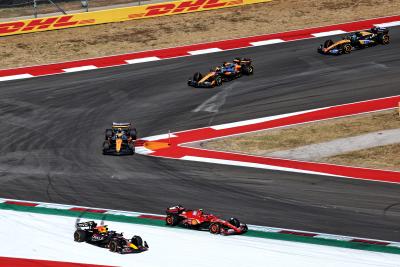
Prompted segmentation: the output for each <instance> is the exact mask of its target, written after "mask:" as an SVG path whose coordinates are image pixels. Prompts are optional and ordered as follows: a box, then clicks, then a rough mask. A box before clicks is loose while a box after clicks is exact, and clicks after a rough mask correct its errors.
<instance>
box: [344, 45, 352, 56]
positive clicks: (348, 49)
mask: <svg viewBox="0 0 400 267" xmlns="http://www.w3.org/2000/svg"><path fill="white" fill-rule="evenodd" d="M342 50H343V54H350V53H351V45H349V44H345V45H343V48H342Z"/></svg>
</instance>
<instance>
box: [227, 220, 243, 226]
mask: <svg viewBox="0 0 400 267" xmlns="http://www.w3.org/2000/svg"><path fill="white" fill-rule="evenodd" d="M228 222H229V223H230V224H232V225H233V226H235V227H237V228H239V227H240V221H239V220H238V219H236V218H230V219H229V221H228Z"/></svg>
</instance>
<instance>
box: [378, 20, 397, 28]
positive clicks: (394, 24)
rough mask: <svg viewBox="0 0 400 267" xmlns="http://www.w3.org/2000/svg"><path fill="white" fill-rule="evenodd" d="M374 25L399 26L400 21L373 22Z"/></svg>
mask: <svg viewBox="0 0 400 267" xmlns="http://www.w3.org/2000/svg"><path fill="white" fill-rule="evenodd" d="M374 25H375V26H378V27H394V26H400V21H392V22H387V23H381V24H374Z"/></svg>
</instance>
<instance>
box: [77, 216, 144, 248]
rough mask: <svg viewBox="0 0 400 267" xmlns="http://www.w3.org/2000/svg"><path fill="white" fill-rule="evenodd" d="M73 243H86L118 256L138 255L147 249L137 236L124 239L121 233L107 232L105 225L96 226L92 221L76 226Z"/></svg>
mask: <svg viewBox="0 0 400 267" xmlns="http://www.w3.org/2000/svg"><path fill="white" fill-rule="evenodd" d="M74 241H75V242H86V243H89V244H92V245H95V246H98V247H103V248H108V249H109V250H110V251H111V252H117V253H120V254H126V253H140V252H143V251H146V250H148V249H149V246H148V245H147V242H146V241H144V242H143V240H142V238H141V237H140V236H138V235H134V236H133V237H132V238H131V239H126V238H124V236H123V234H122V233H117V232H115V231H110V230H108V227H107V225H97V223H96V222H94V221H88V222H82V223H77V224H76V230H75V232H74Z"/></svg>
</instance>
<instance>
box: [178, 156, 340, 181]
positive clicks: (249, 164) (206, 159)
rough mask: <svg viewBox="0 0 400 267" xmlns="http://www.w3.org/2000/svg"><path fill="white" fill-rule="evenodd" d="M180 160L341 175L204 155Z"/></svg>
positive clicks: (185, 157) (184, 157)
mask: <svg viewBox="0 0 400 267" xmlns="http://www.w3.org/2000/svg"><path fill="white" fill-rule="evenodd" d="M180 160H188V161H197V162H205V163H214V164H223V165H231V166H239V167H250V168H258V169H266V170H275V171H286V172H297V173H307V174H317V175H325V176H334V177H341V176H339V175H335V174H330V173H322V172H314V171H306V170H301V169H293V168H286V167H279V166H273V165H267V164H261V163H252V162H244V161H236V160H225V159H214V158H204V157H196V156H183V157H182V158H180Z"/></svg>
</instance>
